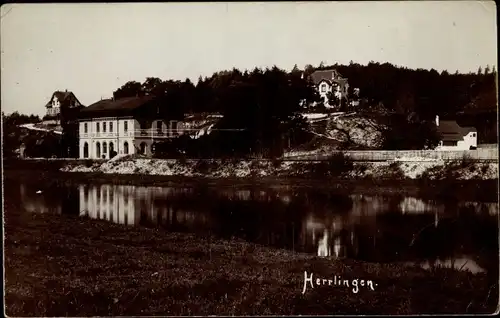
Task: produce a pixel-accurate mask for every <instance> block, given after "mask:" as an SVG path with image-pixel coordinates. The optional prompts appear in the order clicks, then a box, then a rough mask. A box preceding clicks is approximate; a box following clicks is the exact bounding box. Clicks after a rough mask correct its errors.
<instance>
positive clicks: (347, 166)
mask: <svg viewBox="0 0 500 318" xmlns="http://www.w3.org/2000/svg"><path fill="white" fill-rule="evenodd" d="M327 165H328V172H329V173H328V174H329V175H332V176H338V175H340V174H342V173H344V172H347V171H351V170H352V169H353V167H354V164H353V162H352V160H351V159H350V158H348V157H347V156H345V155H344V153H343V152H337V153H335V154H333V155H332V156H330V158H328V161H327Z"/></svg>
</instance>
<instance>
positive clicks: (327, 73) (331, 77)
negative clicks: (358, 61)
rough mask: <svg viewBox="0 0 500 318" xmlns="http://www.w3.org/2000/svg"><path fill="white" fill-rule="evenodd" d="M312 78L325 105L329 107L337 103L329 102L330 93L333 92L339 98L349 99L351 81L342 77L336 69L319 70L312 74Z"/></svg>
mask: <svg viewBox="0 0 500 318" xmlns="http://www.w3.org/2000/svg"><path fill="white" fill-rule="evenodd" d="M311 79H312V81H313V83H314V85H315V86H316V89H317V90H318V93H319V95H320V96H321V97H322V98H323V100H324V105H325V106H326V107H327V108H331V107H335V106H337V105H330V104H329V102H328V94H329V93H330V92H333V93H334V95H335V96H336V97H337V98H338V99H339V100H345V101H347V98H348V90H349V83H348V81H347V78H344V77H342V75H340V73H339V72H337V70H335V69H328V70H318V71H315V72H314V73H312V74H311Z"/></svg>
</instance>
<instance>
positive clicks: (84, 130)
mask: <svg viewBox="0 0 500 318" xmlns="http://www.w3.org/2000/svg"><path fill="white" fill-rule="evenodd" d="M88 130H89V127H88V125H87V123H85V124H83V132H84V133H88Z"/></svg>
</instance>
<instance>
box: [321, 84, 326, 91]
mask: <svg viewBox="0 0 500 318" xmlns="http://www.w3.org/2000/svg"><path fill="white" fill-rule="evenodd" d="M321 92H322V93H324V92H326V84H322V85H321Z"/></svg>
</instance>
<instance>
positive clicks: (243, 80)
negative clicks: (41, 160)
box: [113, 62, 496, 154]
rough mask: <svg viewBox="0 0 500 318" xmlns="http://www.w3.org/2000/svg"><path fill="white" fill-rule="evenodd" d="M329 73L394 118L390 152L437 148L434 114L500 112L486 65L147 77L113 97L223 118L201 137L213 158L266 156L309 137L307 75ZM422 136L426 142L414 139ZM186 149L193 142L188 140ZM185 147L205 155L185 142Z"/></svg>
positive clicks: (312, 95)
mask: <svg viewBox="0 0 500 318" xmlns="http://www.w3.org/2000/svg"><path fill="white" fill-rule="evenodd" d="M328 68H335V69H337V70H338V71H339V72H340V73H341V74H342V75H343V76H344V77H346V78H348V80H349V85H350V88H349V95H350V96H353V89H354V88H359V99H360V101H361V103H360V108H361V109H363V110H371V111H374V112H377V113H380V114H386V115H387V114H390V115H388V117H389V118H388V119H387V121H388V122H390V123H391V125H390V127H389V129H388V130H387V131H385V132H384V136H385V142H384V147H385V148H386V149H393V148H394V149H397V148H398V147H402V148H403V149H422V148H421V147H431V148H432V145H434V144H435V143H436V142H437V141H436V139H437V136H436V132H435V129H434V127H432V126H433V125H432V123H433V120H434V118H435V116H436V115H440V116H441V117H442V118H443V119H444V118H448V117H450V118H454V117H455V116H456V113H457V112H461V111H464V110H467V111H471V110H472V111H473V112H474V111H475V110H477V111H482V112H483V113H484V110H486V112H496V86H495V80H496V70H494V69H490V68H489V67H485V68H484V70H483V69H480V70H478V72H477V73H469V74H460V73H458V72H456V73H455V74H449V73H448V72H446V71H443V72H441V73H439V72H437V71H436V70H433V69H432V70H424V69H416V70H414V69H409V68H405V67H398V66H394V65H391V64H389V63H383V64H380V63H374V62H370V63H369V64H368V65H360V64H357V63H352V62H351V63H350V64H349V65H338V64H336V65H325V64H324V63H321V64H320V65H319V66H318V67H313V66H312V65H306V66H305V67H304V69H303V70H300V69H299V68H298V67H297V65H295V66H294V68H293V69H292V71H290V72H286V71H284V70H282V69H279V68H277V67H273V68H272V69H266V70H261V69H258V68H256V69H254V70H252V71H244V72H242V71H240V70H238V69H235V68H233V69H232V70H226V71H221V72H216V73H214V74H213V75H212V76H210V77H204V78H203V77H200V78H199V79H198V82H197V83H196V84H194V83H192V82H191V81H190V80H189V79H186V80H184V81H174V80H167V81H163V80H161V79H159V78H147V79H146V81H144V83H142V84H141V83H139V82H135V81H134V82H128V83H126V84H125V85H123V86H122V87H120V88H119V89H117V90H116V91H115V92H114V94H113V96H114V97H115V98H120V97H128V96H140V95H144V94H154V95H160V96H164V97H165V98H166V100H167V103H166V105H169V106H168V107H171V108H174V109H175V110H176V111H178V112H179V113H190V112H220V113H222V114H223V115H224V119H223V121H222V122H220V123H219V125H218V126H217V128H218V129H226V130H227V132H223V130H220V131H218V132H217V133H213V134H212V135H211V136H210V137H209V136H206V137H204V138H202V140H203V142H205V143H208V144H210V145H213V146H210V147H208V148H209V149H210V150H211V152H214V151H215V150H216V148H217V147H218V148H221V152H223V153H227V152H230V153H267V154H268V153H270V152H272V151H271V149H275V148H276V149H280V148H283V147H285V148H286V146H292V145H293V144H294V142H302V141H304V140H306V139H307V138H308V137H307V136H305V135H304V133H303V132H304V131H305V130H306V129H307V125H306V124H305V122H304V121H303V120H301V118H300V116H297V112H299V111H301V110H303V108H301V106H300V105H303V103H305V104H306V105H310V104H311V103H312V102H317V104H318V102H319V101H320V99H319V97H318V94H317V93H316V92H315V90H314V87H313V85H312V83H311V82H310V81H309V80H308V79H309V75H310V74H312V73H313V72H314V71H315V70H320V69H328ZM303 74H304V75H305V76H304V78H302V75H303ZM318 105H319V106H317V107H316V109H322V107H321V103H319V104H318ZM344 108H345V105H344ZM483 123H484V122H483V121H477V122H474V123H472V124H473V125H475V126H476V127H478V126H479V127H478V129H479V130H484V131H488V132H489V133H488V136H487V137H488V138H487V139H490V140H491V139H492V138H494V135H493V134H492V132H493V128H491V127H489V126H488V127H487V128H484V127H483V128H484V129H483V128H482V127H481V125H483ZM495 123H496V122H495ZM489 125H491V123H490V124H489ZM229 131H230V132H229ZM417 132H418V135H419V136H420V137H418V138H415V135H417ZM494 132H495V133H496V130H494ZM481 137H483V138H484V135H483V136H481ZM495 138H496V137H495ZM405 140H406V142H404V141H405ZM200 142H201V140H200V141H198V142H196V143H197V144H199V143H200ZM175 143H177V145H175V146H172V147H173V148H176V149H177V148H179V147H181V146H180V144H181V142H180V141H176V142H175ZM186 143H189V142H188V141H184V142H182V144H186ZM194 143H195V142H194V141H193V142H191V144H194ZM181 148H183V149H184V150H186V149H191V148H193V149H200V147H189V146H187V144H186V145H185V146H183V147H181ZM201 148H203V147H201ZM278 152H279V151H278Z"/></svg>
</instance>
